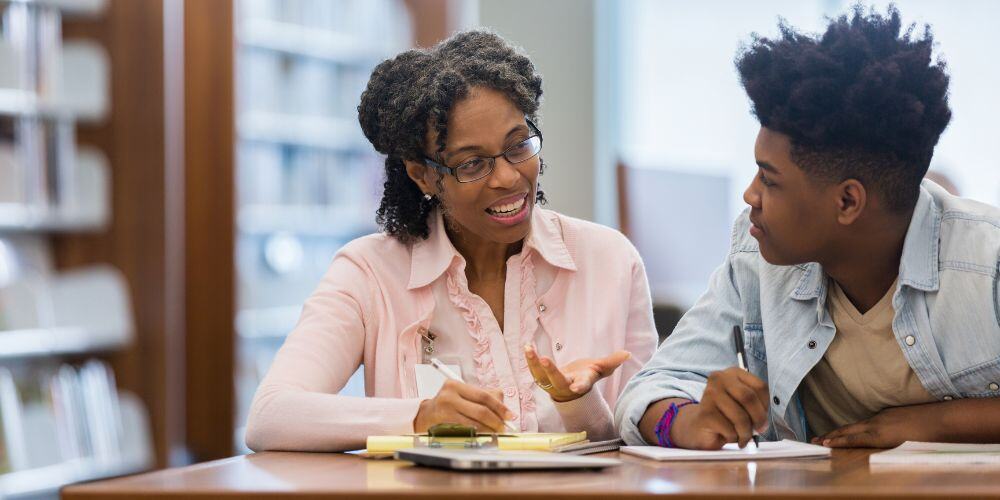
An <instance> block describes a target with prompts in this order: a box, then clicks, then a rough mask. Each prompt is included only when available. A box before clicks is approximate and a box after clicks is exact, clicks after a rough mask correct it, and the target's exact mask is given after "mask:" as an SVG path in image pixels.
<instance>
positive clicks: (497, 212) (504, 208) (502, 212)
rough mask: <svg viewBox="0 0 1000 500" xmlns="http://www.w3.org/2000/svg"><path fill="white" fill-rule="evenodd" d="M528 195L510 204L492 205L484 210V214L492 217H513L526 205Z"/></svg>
mask: <svg viewBox="0 0 1000 500" xmlns="http://www.w3.org/2000/svg"><path fill="white" fill-rule="evenodd" d="M527 198H528V195H524V196H522V197H521V199H519V200H517V201H515V202H511V203H504V204H502V205H494V206H492V207H489V208H487V209H486V213H488V214H490V215H492V216H494V217H514V216H516V215H517V214H519V213H521V211H522V210H524V208H525V206H526V205H527Z"/></svg>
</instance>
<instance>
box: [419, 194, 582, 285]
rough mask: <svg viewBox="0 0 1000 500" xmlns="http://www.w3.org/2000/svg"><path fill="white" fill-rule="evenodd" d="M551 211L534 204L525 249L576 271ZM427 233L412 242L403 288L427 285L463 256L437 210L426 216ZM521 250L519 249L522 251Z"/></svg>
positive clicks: (461, 259) (550, 262)
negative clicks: (406, 282)
mask: <svg viewBox="0 0 1000 500" xmlns="http://www.w3.org/2000/svg"><path fill="white" fill-rule="evenodd" d="M557 217H558V216H557V215H556V214H555V213H553V212H549V211H547V210H543V209H541V208H540V207H538V206H537V205H536V206H534V207H533V208H532V211H531V231H530V232H529V233H528V236H527V238H525V242H524V246H525V250H533V251H535V252H537V253H538V255H540V256H541V257H542V259H544V260H545V261H546V262H548V263H549V264H551V265H553V266H555V267H558V268H561V269H566V270H569V271H576V264H575V263H574V261H573V257H572V255H571V254H570V252H569V249H568V248H567V247H566V241H565V239H564V238H563V234H562V230H561V227H560V225H559V221H558V219H557ZM427 222H428V226H429V230H430V231H429V234H428V236H427V239H425V240H420V241H418V242H416V243H414V244H413V247H412V250H411V257H410V281H409V283H408V284H407V288H408V289H410V290H413V289H415V288H420V287H423V286H427V285H429V284H430V283H432V282H433V281H434V280H436V279H438V278H439V277H440V276H441V275H442V274H444V273H445V271H447V270H448V268H450V267H451V266H452V264H453V263H454V262H455V261H456V260H458V261H464V258H463V257H462V255H461V254H460V253H458V250H457V249H455V245H453V244H452V243H451V239H450V238H448V234H447V233H446V232H445V227H444V217H443V216H442V215H441V211H440V210H433V211H432V212H431V213H430V215H428V221H427ZM523 251H524V250H522V252H523Z"/></svg>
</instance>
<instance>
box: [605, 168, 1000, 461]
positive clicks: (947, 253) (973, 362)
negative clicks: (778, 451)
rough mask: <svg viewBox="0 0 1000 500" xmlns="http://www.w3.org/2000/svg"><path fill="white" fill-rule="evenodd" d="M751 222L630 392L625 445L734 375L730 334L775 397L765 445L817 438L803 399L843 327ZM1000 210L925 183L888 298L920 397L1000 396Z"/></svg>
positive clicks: (808, 277)
mask: <svg viewBox="0 0 1000 500" xmlns="http://www.w3.org/2000/svg"><path fill="white" fill-rule="evenodd" d="M749 227H750V222H749V219H748V212H744V213H743V214H742V215H741V216H740V217H739V219H738V220H737V221H736V224H735V225H734V227H733V236H732V246H731V248H730V252H729V256H728V257H727V258H726V261H725V263H724V264H723V265H722V266H721V267H719V268H718V269H717V270H716V271H715V272H714V273H713V275H712V277H711V278H710V281H709V284H708V291H706V292H705V294H704V295H703V296H702V297H701V298H700V299H699V300H698V302H697V303H696V304H695V306H694V307H693V308H692V309H691V310H690V311H688V312H687V314H685V315H684V317H683V318H682V319H681V321H680V323H679V324H678V325H677V328H676V329H674V331H673V333H672V334H671V335H670V337H669V338H668V339H667V340H666V341H665V342H664V343H663V345H661V346H660V348H659V350H658V351H657V353H656V355H654V356H653V359H651V360H650V361H649V363H647V364H646V366H645V367H644V368H643V369H642V370H641V371H640V372H639V373H637V374H636V376H635V377H634V378H633V379H632V380H631V382H629V384H628V385H627V386H626V388H625V391H624V392H623V393H622V396H621V397H620V398H619V400H618V404H617V407H616V408H615V422H616V425H617V426H618V429H619V431H620V432H621V435H622V438H624V439H625V441H626V442H628V443H629V444H644V441H643V439H642V436H641V435H640V433H639V429H638V427H637V426H638V424H639V420H640V419H641V418H642V415H643V413H644V412H645V411H646V408H647V407H648V406H649V405H650V404H651V403H653V402H655V401H659V400H661V399H664V398H674V397H680V398H687V399H694V400H700V399H701V396H702V392H703V391H704V389H705V381H706V379H707V377H708V375H709V374H710V373H712V372H714V371H718V370H723V369H725V368H727V367H730V366H734V365H736V354H735V352H734V348H733V338H732V329H733V325H741V326H742V327H743V330H744V332H745V333H744V335H745V339H746V343H747V358H748V359H747V364H748V365H749V366H748V367H747V369H749V370H750V371H751V372H753V374H754V375H756V376H758V377H760V378H761V379H762V380H766V381H767V383H768V388H769V391H770V396H771V406H770V414H769V421H770V426H769V428H768V430H767V432H766V433H765V434H764V435H763V437H764V438H765V439H771V440H776V439H796V440H799V441H805V440H807V439H808V437H810V434H809V427H808V424H807V422H806V419H805V414H804V412H803V410H802V405H801V403H800V400H799V397H798V393H797V389H798V387H799V384H800V383H801V382H802V379H803V378H804V377H805V376H806V374H808V373H809V371H810V370H811V369H812V367H813V366H814V365H815V364H816V363H817V362H818V361H819V360H820V359H821V358H822V357H823V354H824V353H825V352H826V349H827V347H828V346H829V345H830V342H831V341H832V340H833V336H834V334H835V331H836V330H835V328H834V325H833V321H832V320H831V319H830V315H829V313H828V311H827V307H826V294H827V277H826V274H825V273H824V272H823V269H822V268H821V267H820V265H819V264H816V263H809V264H801V265H795V266H774V265H771V264H768V263H767V262H766V261H764V259H763V258H762V257H761V255H760V253H759V251H758V247H757V240H755V239H754V238H753V237H752V236H750V235H749V233H748V229H749ZM998 250H1000V209H997V208H996V207H992V206H989V205H985V204H982V203H978V202H975V201H971V200H966V199H962V198H958V197H955V196H951V195H949V194H948V193H947V192H945V191H944V190H943V189H942V188H941V187H940V186H938V185H936V184H934V183H932V182H929V181H924V183H923V184H922V186H921V189H920V196H919V199H918V201H917V204H916V207H915V209H914V212H913V217H912V219H911V220H910V227H909V229H908V230H907V233H906V239H905V241H904V243H903V255H902V259H901V262H900V266H899V280H898V284H897V288H896V291H895V293H894V294H893V297H892V304H893V306H894V307H895V310H896V312H895V317H894V318H893V321H892V329H893V333H895V335H896V341H897V342H898V343H899V348H900V349H901V350H902V351H903V355H904V356H905V357H906V360H907V362H909V364H910V366H911V367H913V370H914V372H915V373H916V375H917V377H918V378H919V379H920V382H921V383H922V384H923V386H924V388H926V389H927V391H928V392H929V393H930V394H931V395H933V396H934V397H936V398H938V399H939V400H949V399H953V398H969V397H971V398H984V397H1000V385H998V384H1000V302H998V300H997V275H998V266H1000V254H998Z"/></svg>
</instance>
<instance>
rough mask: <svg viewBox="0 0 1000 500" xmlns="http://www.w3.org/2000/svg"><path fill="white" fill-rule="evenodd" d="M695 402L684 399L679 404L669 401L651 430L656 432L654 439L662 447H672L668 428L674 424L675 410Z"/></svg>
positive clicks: (695, 402)
mask: <svg viewBox="0 0 1000 500" xmlns="http://www.w3.org/2000/svg"><path fill="white" fill-rule="evenodd" d="M697 403H698V402H697V401H685V402H683V403H681V404H677V403H670V407H669V408H667V411H665V412H663V416H662V417H660V421H659V422H657V423H656V428H655V429H654V430H653V433H654V434H656V441H657V443H659V445H660V446H662V447H664V448H673V447H674V443H673V442H671V441H670V428H671V427H673V425H674V417H676V416H677V412H678V411H680V409H681V408H683V407H685V406H687V405H690V404H697Z"/></svg>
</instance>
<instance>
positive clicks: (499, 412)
mask: <svg viewBox="0 0 1000 500" xmlns="http://www.w3.org/2000/svg"><path fill="white" fill-rule="evenodd" d="M502 401H503V393H502V392H501V391H500V390H499V389H496V390H495V391H490V390H485V389H480V388H478V387H475V386H471V385H469V384H466V383H463V382H457V381H454V380H447V381H445V383H444V385H443V386H441V390H440V391H438V393H437V395H436V396H434V397H433V398H432V399H425V400H423V401H421V402H420V409H419V410H417V416H416V417H414V419H413V430H414V432H420V433H422V432H427V429H428V428H429V427H431V426H432V425H437V424H445V423H447V424H462V425H468V426H471V427H475V428H476V430H477V431H483V432H503V431H504V421H505V420H510V419H511V418H513V416H514V414H513V413H512V412H511V411H510V410H509V409H507V407H506V406H504V404H503V402H502Z"/></svg>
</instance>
